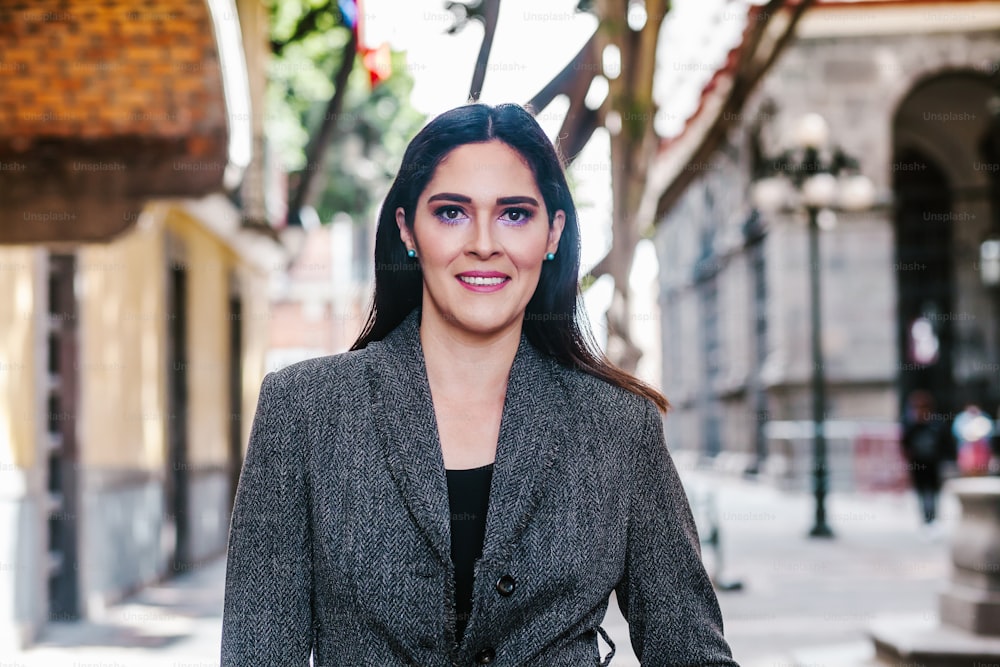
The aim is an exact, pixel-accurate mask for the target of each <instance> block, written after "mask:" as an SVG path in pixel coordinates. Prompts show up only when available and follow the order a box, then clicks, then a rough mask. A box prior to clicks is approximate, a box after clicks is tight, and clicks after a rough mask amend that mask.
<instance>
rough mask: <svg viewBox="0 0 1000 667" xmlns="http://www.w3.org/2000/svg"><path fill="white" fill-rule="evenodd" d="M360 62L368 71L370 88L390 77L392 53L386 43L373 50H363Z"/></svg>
mask: <svg viewBox="0 0 1000 667" xmlns="http://www.w3.org/2000/svg"><path fill="white" fill-rule="evenodd" d="M361 62H362V64H364V66H365V69H366V70H368V78H369V80H370V81H371V86H372V88H374V87H375V86H377V85H378V84H380V83H382V82H383V81H385V80H386V79H388V78H389V77H390V76H392V51H390V50H389V44H388V42H382V44H381V45H380V46H378V47H377V48H374V49H369V48H363V49H362V58H361Z"/></svg>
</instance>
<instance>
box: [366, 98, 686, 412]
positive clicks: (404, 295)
mask: <svg viewBox="0 0 1000 667" xmlns="http://www.w3.org/2000/svg"><path fill="white" fill-rule="evenodd" d="M492 140H498V141H502V142H503V143H505V144H507V145H508V146H510V147H511V148H513V149H514V150H516V151H517V152H518V153H520V155H521V156H522V157H523V158H524V160H525V162H527V163H528V165H529V166H530V167H531V170H532V172H533V174H534V176H535V181H536V182H537V183H538V189H539V190H540V191H541V193H542V198H543V199H544V200H545V208H546V209H547V210H548V213H549V226H550V227H551V225H552V220H553V216H554V215H555V212H556V211H559V210H562V211H564V212H565V214H566V223H565V226H564V227H563V231H562V236H561V237H560V239H559V251H558V252H556V254H555V259H553V260H550V261H546V262H544V263H543V264H542V273H541V276H540V277H539V280H538V287H537V288H536V289H535V293H534V295H533V296H532V297H531V300H530V301H529V302H528V306H527V308H526V310H525V315H524V323H523V330H524V332H525V334H526V335H527V337H528V340H529V341H530V342H531V343H532V345H534V346H535V347H536V348H538V349H539V350H541V351H542V352H545V353H546V354H548V355H549V356H551V357H554V358H555V359H556V360H557V361H558V362H559V363H560V364H562V365H564V366H567V367H571V368H573V367H575V368H579V369H581V370H583V371H585V372H587V373H590V374H591V375H594V376H596V377H599V378H601V379H602V380H605V381H607V382H610V383H611V384H613V385H616V386H618V387H621V388H622V389H626V390H628V391H631V392H633V393H635V394H638V395H640V396H643V397H646V398H649V399H650V400H652V401H653V403H655V404H656V406H657V408H659V410H660V411H661V412H666V411H667V409H669V407H670V403H669V402H668V401H667V399H666V398H665V397H664V396H663V394H661V393H660V392H659V391H657V390H656V389H654V388H653V387H651V386H649V385H648V384H646V383H645V382H642V381H641V380H639V379H638V378H636V377H635V376H633V375H632V374H630V373H628V372H626V371H624V370H622V369H620V368H618V367H616V366H615V365H614V364H612V363H611V362H610V361H609V360H608V359H607V357H605V355H604V354H603V353H601V352H600V350H599V348H598V346H597V345H596V343H595V342H594V339H593V336H592V335H591V333H590V330H589V328H588V327H587V326H586V325H585V324H584V325H581V323H580V322H578V321H577V299H578V297H579V295H580V291H579V280H578V276H579V272H580V228H579V224H578V222H577V217H576V206H574V205H573V199H572V197H571V196H570V191H569V186H568V185H567V184H566V176H565V174H564V173H563V169H562V163H561V162H560V160H559V156H558V154H557V153H556V149H555V147H554V146H553V145H552V142H550V141H549V139H548V137H547V136H545V133H544V132H543V131H542V128H541V127H540V126H539V125H538V122H537V121H536V120H535V118H534V117H533V116H532V115H531V114H530V113H528V111H526V110H525V109H524V108H523V107H521V106H518V105H516V104H501V105H498V106H495V107H492V106H488V105H486V104H467V105H465V106H461V107H458V108H457V109H452V110H451V111H447V112H445V113H443V114H441V115H440V116H438V117H436V118H435V119H434V120H432V121H431V122H430V123H428V124H427V125H426V126H425V127H424V128H423V129H422V130H420V132H418V133H417V136H415V137H414V138H413V141H411V142H410V145H409V146H407V148H406V153H405V154H404V155H403V163H402V165H401V166H400V168H399V173H398V174H397V175H396V180H395V181H393V184H392V187H391V188H389V193H388V194H387V195H386V197H385V202H384V203H383V204H382V210H381V212H380V213H379V217H378V228H377V230H376V232H375V292H374V294H373V297H372V302H371V306H370V308H369V310H368V318H367V321H366V323H365V326H364V329H363V330H362V332H361V335H360V336H358V339H357V340H356V341H355V342H354V344H353V345H352V346H351V349H352V350H360V349H362V348H364V347H365V346H367V345H368V343H370V342H372V341H376V340H382V339H383V338H384V337H385V336H386V335H387V334H388V333H389V332H390V331H392V330H393V329H395V328H396V327H397V326H398V325H399V324H400V323H401V322H402V321H403V320H404V319H405V318H406V316H407V315H409V314H410V312H412V311H413V309H414V308H417V307H419V306H420V305H421V299H422V295H423V277H422V274H421V271H420V264H419V262H417V261H416V260H412V259H410V258H408V257H407V256H406V247H405V246H404V245H403V242H402V241H401V240H400V238H399V227H397V225H396V209H397V208H399V207H402V209H403V211H404V212H405V218H406V225H407V227H409V229H410V230H411V231H412V230H413V221H414V215H415V211H416V208H417V200H418V199H419V197H420V194H421V193H422V192H423V191H424V188H426V187H427V183H428V182H430V179H431V177H432V176H433V174H434V170H435V169H436V168H437V166H438V164H439V163H440V162H441V160H442V159H443V158H444V157H445V156H446V155H448V153H450V152H451V151H452V150H454V149H455V148H457V147H459V146H462V145H465V144H473V143H483V142H487V141H492Z"/></svg>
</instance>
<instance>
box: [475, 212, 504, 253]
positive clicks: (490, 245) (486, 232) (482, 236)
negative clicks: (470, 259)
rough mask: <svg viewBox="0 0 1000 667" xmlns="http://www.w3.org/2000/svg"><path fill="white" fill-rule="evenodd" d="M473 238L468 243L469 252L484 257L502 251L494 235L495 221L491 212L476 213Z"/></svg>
mask: <svg viewBox="0 0 1000 667" xmlns="http://www.w3.org/2000/svg"><path fill="white" fill-rule="evenodd" d="M472 230H473V231H472V238H471V239H470V240H469V243H468V248H467V250H468V252H470V253H472V254H474V255H477V256H479V257H480V258H482V259H485V258H487V257H492V256H493V255H495V254H497V253H499V252H500V249H499V247H498V245H497V242H496V238H495V236H494V233H493V232H494V230H493V221H492V220H491V219H490V216H489V214H484V213H480V214H478V215H476V223H475V224H474V225H472Z"/></svg>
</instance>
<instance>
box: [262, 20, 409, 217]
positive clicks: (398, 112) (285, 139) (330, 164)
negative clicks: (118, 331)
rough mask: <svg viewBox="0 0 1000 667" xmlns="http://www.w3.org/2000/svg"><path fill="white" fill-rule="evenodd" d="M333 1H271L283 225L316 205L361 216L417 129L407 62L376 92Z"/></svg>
mask: <svg viewBox="0 0 1000 667" xmlns="http://www.w3.org/2000/svg"><path fill="white" fill-rule="evenodd" d="M350 4H351V3H344V2H341V3H338V2H335V1H333V0H323V1H321V2H315V1H309V0H280V1H278V0H271V3H270V5H269V8H270V11H271V18H272V22H271V49H272V53H273V58H272V61H271V66H270V71H269V88H268V107H269V113H268V133H269V136H270V137H272V139H273V141H274V142H275V144H276V147H277V149H278V152H279V155H280V158H281V159H282V161H283V162H284V164H285V167H286V168H287V169H289V170H292V171H294V172H295V173H294V174H293V177H292V178H291V179H290V183H289V186H290V196H289V212H288V223H289V224H290V225H295V224H300V221H299V220H298V212H299V210H300V208H302V207H305V206H313V207H315V209H316V211H317V213H318V215H319V219H320V220H321V221H328V220H330V219H331V217H332V216H333V214H335V213H338V212H345V213H348V214H349V215H351V216H352V217H353V218H354V219H355V220H364V219H367V218H368V216H369V214H370V211H371V208H372V207H373V206H374V204H376V203H377V201H378V197H379V196H380V195H381V193H382V192H383V191H384V190H385V188H386V187H387V186H388V183H389V182H390V181H391V179H392V177H393V175H394V174H395V170H396V167H397V166H398V163H399V161H400V160H401V159H402V154H403V151H404V150H405V148H406V138H407V137H409V136H412V135H413V134H414V133H415V132H416V130H417V129H418V128H419V127H420V125H421V124H422V123H423V120H424V118H423V116H422V115H421V114H419V113H418V112H417V111H415V110H414V109H413V108H412V107H411V106H410V105H409V102H408V100H409V95H410V90H411V88H412V86H413V81H412V78H411V77H410V76H409V74H408V71H407V67H406V61H405V57H404V56H403V55H402V54H399V53H393V54H392V75H391V76H389V77H388V78H387V79H385V80H384V81H381V82H380V83H379V84H378V85H377V86H374V87H373V86H372V84H371V83H370V77H369V71H368V68H367V67H366V66H365V65H364V63H363V62H362V61H361V60H360V59H358V58H357V57H356V56H357V55H358V52H359V49H360V48H362V47H361V45H360V44H359V42H358V37H357V32H356V31H355V30H354V29H353V19H352V17H350V16H345V13H344V11H343V8H344V7H345V6H348V5H350Z"/></svg>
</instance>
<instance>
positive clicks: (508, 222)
mask: <svg viewBox="0 0 1000 667" xmlns="http://www.w3.org/2000/svg"><path fill="white" fill-rule="evenodd" d="M548 221H549V212H548V211H547V210H546V208H545V202H544V200H543V199H542V194H541V192H539V190H538V185H537V183H536V182H535V177H534V175H533V174H532V172H531V169H530V168H529V167H528V165H527V164H525V162H524V160H523V158H522V157H521V155H520V154H519V153H518V152H517V151H515V150H514V149H513V148H511V147H510V146H508V145H507V144H505V143H503V142H501V141H489V142H486V143H476V144H465V145H463V146H459V147H458V148H456V149H454V150H453V151H452V152H451V153H449V154H448V155H447V156H445V158H444V159H443V160H442V161H441V163H440V164H439V165H438V167H437V169H436V170H435V172H434V175H433V176H432V177H431V180H430V181H429V182H428V184H427V187H426V188H425V189H424V191H423V192H422V193H420V196H419V197H418V198H417V202H416V211H415V216H414V223H413V233H412V235H411V233H410V231H409V229H407V227H406V222H405V218H404V211H403V209H402V208H398V209H396V224H397V226H398V227H399V233H400V237H401V239H402V242H403V243H404V244H405V245H406V247H407V248H412V249H414V250H416V251H417V260H416V261H419V262H420V267H421V270H422V272H423V277H424V291H423V311H424V314H425V315H428V314H430V315H431V317H435V318H437V319H439V320H440V321H442V322H444V323H446V324H447V325H449V326H455V327H458V328H460V329H463V330H465V331H467V332H471V333H477V334H489V333H494V332H497V331H499V330H501V329H503V328H505V327H509V326H512V325H514V324H515V323H516V324H518V325H519V323H520V321H521V320H522V319H523V317H524V311H525V308H526V307H527V305H528V302H529V301H530V300H531V297H532V295H533V294H534V292H535V288H536V287H537V286H538V278H539V276H540V274H541V270H542V262H543V261H544V259H545V254H546V253H548V252H553V253H554V252H556V249H557V247H558V245H559V236H560V234H561V233H562V229H563V225H564V224H565V214H564V212H563V211H556V212H555V216H554V218H553V224H552V227H551V228H550V227H549V222H548Z"/></svg>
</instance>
